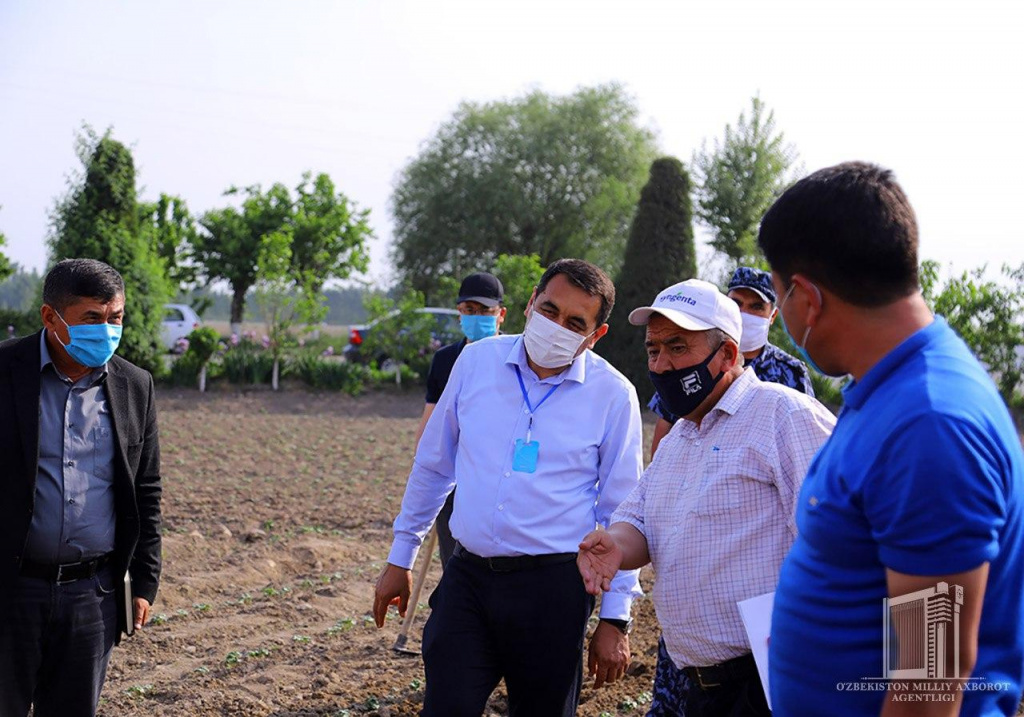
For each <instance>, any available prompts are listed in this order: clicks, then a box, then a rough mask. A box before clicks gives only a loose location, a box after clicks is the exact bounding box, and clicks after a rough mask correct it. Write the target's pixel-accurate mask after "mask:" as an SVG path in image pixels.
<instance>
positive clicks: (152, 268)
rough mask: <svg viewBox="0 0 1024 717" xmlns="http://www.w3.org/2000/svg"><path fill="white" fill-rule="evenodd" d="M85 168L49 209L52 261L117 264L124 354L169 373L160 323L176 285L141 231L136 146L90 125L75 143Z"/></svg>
mask: <svg viewBox="0 0 1024 717" xmlns="http://www.w3.org/2000/svg"><path fill="white" fill-rule="evenodd" d="M76 152H77V154H78V158H79V160H80V161H81V162H82V166H83V168H84V172H83V173H82V174H81V175H72V176H71V178H70V179H69V182H68V191H67V193H66V194H65V195H64V197H62V198H60V199H58V200H57V202H56V205H55V206H54V209H53V211H52V212H51V215H50V236H49V238H48V243H49V248H50V265H51V266H52V265H53V264H55V263H56V262H58V261H60V260H61V259H67V258H85V259H98V260H100V261H104V262H106V263H107V264H110V265H111V266H112V267H114V268H115V269H117V270H118V271H119V272H120V273H121V276H122V277H123V278H124V284H125V299H126V302H127V304H126V308H125V317H124V334H123V336H122V338H121V345H120V347H119V349H118V353H119V354H120V355H121V356H123V357H124V358H126V359H128V360H129V361H131V362H132V363H135V364H137V365H139V366H142V367H143V368H146V369H148V370H150V371H153V372H162V370H163V365H162V363H161V361H160V356H161V354H162V353H163V346H162V345H161V343H160V324H161V321H162V320H163V313H164V311H163V305H164V303H165V302H166V301H168V300H169V298H170V294H171V292H170V287H169V285H168V282H167V279H166V277H165V275H164V271H163V266H162V264H161V261H160V259H159V257H157V256H156V254H155V253H154V252H153V251H152V249H151V247H150V246H149V244H148V243H147V241H146V240H145V238H144V237H143V236H142V234H141V232H140V231H139V208H138V202H137V199H136V187H135V163H134V161H133V159H132V154H131V151H130V150H129V149H128V148H127V147H126V146H124V145H123V144H121V143H120V142H118V141H117V140H115V139H113V137H111V131H110V130H107V131H106V132H105V133H104V134H103V136H102V137H101V136H99V135H97V134H96V132H94V131H93V130H92V128H90V127H89V126H88V125H86V126H85V127H83V129H82V132H81V133H80V134H79V136H78V138H77V142H76Z"/></svg>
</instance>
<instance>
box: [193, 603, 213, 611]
mask: <svg viewBox="0 0 1024 717" xmlns="http://www.w3.org/2000/svg"><path fill="white" fill-rule="evenodd" d="M192 607H193V608H195V609H196V610H198V611H199V612H210V610H212V609H213V607H212V606H211V605H210V603H208V602H197V603H196V604H195V605H193V606H192Z"/></svg>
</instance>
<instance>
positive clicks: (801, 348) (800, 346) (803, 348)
mask: <svg viewBox="0 0 1024 717" xmlns="http://www.w3.org/2000/svg"><path fill="white" fill-rule="evenodd" d="M811 286H814V284H811ZM795 288H796V284H795V283H793V284H790V285H789V291H787V292H786V295H785V296H784V297H783V298H782V301H781V302H779V318H781V319H782V330H783V331H785V332H786V336H788V337H789V340H790V341H791V342H792V343H793V345H794V346H796V350H797V352H799V354H800V358H802V359H803V360H804V363H806V364H807V365H808V366H810V367H811V368H813V369H814V370H815V371H817V372H818V373H820V374H821V375H822V376H833V374H831V373H828V372H827V371H825V370H824V369H823V368H821V366H819V365H818V364H816V363H815V362H814V359H812V358H811V354H809V353H808V352H807V337H808V336H810V335H811V327H810V326H808V327H807V330H806V331H804V338H803V341H801V342H800V343H797V340H796V339H795V338H793V334H791V333H789V327H788V326H786V317H784V316H783V315H782V307H783V306H785V304H786V301H788V300H789V295H790V294H792V293H793V289H795ZM814 288H815V290H816V291H817V290H818V287H816V286H815V287H814ZM818 296H819V297H820V296H821V292H820V291H819V292H818ZM835 376H842V374H835Z"/></svg>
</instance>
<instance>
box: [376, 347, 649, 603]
mask: <svg viewBox="0 0 1024 717" xmlns="http://www.w3.org/2000/svg"><path fill="white" fill-rule="evenodd" d="M517 366H518V367H519V371H520V373H521V375H522V378H523V385H524V386H525V388H526V391H527V395H528V396H529V398H530V403H531V404H532V405H533V407H534V409H535V413H534V416H533V428H532V433H531V439H532V440H533V441H537V442H538V443H539V444H540V447H539V454H538V459H537V468H536V471H535V472H533V473H526V472H519V471H515V470H513V469H512V462H513V453H514V447H515V442H516V439H524V440H525V439H526V432H527V426H528V424H529V419H530V409H529V408H528V406H527V402H526V401H525V400H524V399H523V394H522V390H521V389H520V386H519V381H518V379H517V378H516V371H515V369H516V367H517ZM552 386H557V387H558V388H556V389H555V391H554V392H553V393H552V394H551V395H550V396H549V397H548V398H547V400H545V401H544V402H543V404H540V402H541V400H542V399H543V398H544V396H545V394H547V393H548V391H549V390H551V387H552ZM538 404H540V405H538ZM642 469H643V457H642V452H641V424H640V406H639V403H638V401H637V397H636V390H635V389H634V388H633V386H632V384H630V383H629V381H628V380H627V379H626V378H625V377H624V376H623V375H622V374H620V373H619V372H618V371H616V370H615V369H614V368H613V367H612V366H611V364H609V363H608V362H607V361H605V360H604V359H602V358H601V357H600V356H598V355H597V354H595V353H593V352H592V351H589V350H588V351H584V352H583V353H582V354H581V355H580V356H578V357H577V358H576V360H575V361H573V363H572V364H571V365H570V366H569V368H568V369H566V370H565V371H563V372H562V373H560V374H557V375H555V376H551V377H550V378H546V379H543V380H541V379H539V378H538V377H537V375H536V374H535V373H534V372H533V370H532V369H531V368H530V367H529V364H528V363H527V361H526V352H525V350H524V348H523V341H522V337H521V336H518V335H516V336H496V337H493V338H488V339H484V340H482V341H474V342H472V343H471V344H469V345H467V346H466V348H465V349H463V351H462V355H461V356H459V359H458V360H457V361H456V362H455V367H454V368H453V369H452V375H451V378H450V379H449V380H448V385H447V386H446V387H445V390H444V393H442V394H441V399H440V400H439V401H438V403H437V406H436V407H435V408H434V411H433V413H432V414H431V416H430V420H429V421H427V425H426V428H425V429H424V431H423V436H422V438H421V439H420V443H419V447H418V448H417V451H416V459H415V462H414V463H413V468H412V472H411V473H410V475H409V482H408V484H407V486H406V489H405V497H404V498H403V499H402V510H401V513H399V515H398V517H397V518H396V519H395V524H394V529H395V540H394V543H393V544H392V547H391V552H390V554H389V556H388V562H389V563H391V564H393V565H397V566H399V567H402V568H410V567H412V565H413V563H414V562H415V560H416V553H417V552H418V550H419V547H420V545H421V544H422V542H423V538H424V536H425V535H426V533H427V531H429V530H430V528H431V526H432V525H433V524H434V520H435V519H436V517H437V514H438V512H439V511H440V510H441V506H442V505H443V504H444V501H445V498H446V497H447V495H448V493H450V492H451V491H452V489H453V488H454V487H455V484H456V483H458V486H459V490H458V492H456V494H455V509H454V511H453V513H452V518H451V521H450V523H449V525H450V527H451V531H452V535H453V536H454V537H455V539H456V540H458V541H459V542H460V543H461V544H462V545H463V546H464V547H465V549H466V550H468V551H470V552H471V553H476V554H477V555H481V556H483V557H496V556H515V555H544V554H549V553H575V552H576V551H577V550H578V549H579V542H580V540H582V539H583V537H584V536H585V535H586V534H587V533H589V532H590V531H591V530H593V529H594V528H595V527H596V526H597V525H598V524H601V525H607V524H608V522H609V520H610V518H611V514H612V512H613V511H614V510H615V508H616V507H617V506H618V504H619V503H620V502H621V501H622V500H623V499H624V498H625V497H626V496H627V495H628V494H629V492H630V491H631V490H632V489H633V488H634V487H635V486H636V485H637V480H638V479H639V476H640V472H641V470H642ZM638 572H639V571H635V570H634V571H628V572H620V573H619V574H618V575H617V576H616V577H615V579H614V580H613V581H612V589H611V591H610V592H609V593H607V594H606V595H605V596H604V598H603V599H602V601H601V616H602V617H612V618H626V617H628V615H629V608H630V605H631V603H632V598H633V596H634V595H638V594H640V587H639V580H638Z"/></svg>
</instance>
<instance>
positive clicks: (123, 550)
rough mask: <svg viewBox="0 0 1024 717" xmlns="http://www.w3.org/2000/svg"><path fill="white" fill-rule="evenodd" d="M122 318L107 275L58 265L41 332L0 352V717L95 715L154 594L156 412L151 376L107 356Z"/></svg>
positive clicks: (82, 263)
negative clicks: (117, 652)
mask: <svg viewBox="0 0 1024 717" xmlns="http://www.w3.org/2000/svg"><path fill="white" fill-rule="evenodd" d="M124 308H125V295H124V282H123V281H122V279H121V276H120V274H118V273H117V271H116V270H114V269H113V268H112V267H110V266H108V265H107V264H104V263H103V262H99V261H94V260H91V259H67V260H64V261H61V262H60V263H58V264H57V265H56V266H55V267H54V268H53V269H52V270H51V271H50V272H49V273H48V274H47V276H46V279H45V282H44V285H43V306H42V309H41V312H40V313H41V317H42V322H43V326H44V329H43V330H42V331H41V332H39V333H37V334H33V335H31V336H28V337H25V338H20V339H12V340H10V341H6V342H4V343H3V344H0V716H2V717H14V716H17V717H23V716H24V715H27V714H28V712H29V706H30V705H32V706H34V714H35V716H36V717H49V715H61V716H62V717H68V716H71V715H94V714H95V712H96V705H97V703H98V702H99V696H100V690H101V689H102V687H103V680H104V677H105V674H106V669H107V663H108V661H109V659H110V653H111V651H112V649H113V646H114V644H115V643H116V642H117V641H119V639H120V633H121V632H122V631H127V632H130V631H131V630H132V629H133V628H134V629H138V628H141V627H142V626H143V625H145V623H146V621H147V619H148V617H149V611H150V605H151V604H152V602H153V600H154V598H155V596H156V591H157V583H158V580H159V577H160V490H161V488H160V447H159V439H158V434H157V423H156V404H155V399H154V392H153V378H152V376H151V375H150V374H149V373H148V372H147V371H144V370H142V369H140V368H138V367H136V366H134V365H133V364H131V363H129V362H127V361H125V360H124V359H121V358H119V357H117V356H114V355H113V353H114V351H115V350H116V349H117V344H118V342H119V341H120V337H121V322H122V318H123V316H124ZM126 572H128V573H129V575H130V577H131V594H132V600H131V607H132V613H133V616H132V619H131V620H130V622H129V618H128V616H127V611H126V605H125V603H126V598H125V597H124V579H125V573H126Z"/></svg>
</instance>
